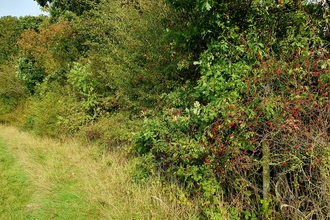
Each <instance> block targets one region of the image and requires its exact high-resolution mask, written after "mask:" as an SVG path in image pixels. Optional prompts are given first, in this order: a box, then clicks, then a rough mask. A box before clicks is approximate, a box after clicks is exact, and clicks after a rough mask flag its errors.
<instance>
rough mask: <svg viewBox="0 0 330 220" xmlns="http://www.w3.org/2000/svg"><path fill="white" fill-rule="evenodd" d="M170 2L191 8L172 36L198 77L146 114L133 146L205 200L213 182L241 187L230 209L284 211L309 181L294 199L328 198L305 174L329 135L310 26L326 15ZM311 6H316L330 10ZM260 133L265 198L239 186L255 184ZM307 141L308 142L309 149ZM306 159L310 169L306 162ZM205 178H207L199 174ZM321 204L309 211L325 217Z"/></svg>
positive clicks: (229, 196)
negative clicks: (187, 92) (187, 90)
mask: <svg viewBox="0 0 330 220" xmlns="http://www.w3.org/2000/svg"><path fill="white" fill-rule="evenodd" d="M171 2H172V3H173V5H174V6H175V7H176V8H177V9H178V10H179V12H181V13H182V14H183V15H190V16H191V17H188V19H187V21H186V25H187V28H186V29H184V30H182V31H181V33H179V34H178V33H176V34H177V35H179V38H178V39H179V40H178V41H177V42H176V43H177V46H181V47H186V48H187V50H190V51H192V52H193V53H200V57H199V60H198V61H196V62H194V64H195V65H198V66H199V69H200V77H199V79H198V80H197V84H196V86H195V89H194V90H193V92H192V93H191V96H190V97H187V98H186V99H185V100H182V101H181V106H180V105H178V103H177V102H176V103H175V104H174V103H173V104H174V105H175V106H176V108H171V107H170V108H168V109H164V110H163V111H162V112H161V113H160V115H159V116H156V117H153V118H150V119H148V120H147V121H146V125H145V129H144V131H143V132H142V133H141V134H140V135H139V136H138V137H137V139H136V150H137V152H139V153H141V154H152V155H154V157H155V164H156V165H157V167H158V169H159V170H160V171H161V172H163V173H164V174H165V176H167V177H168V176H170V175H171V176H173V174H174V176H175V178H177V179H178V180H180V181H182V183H184V184H185V186H186V189H187V191H189V192H190V193H192V194H193V195H196V194H197V195H199V193H202V195H203V197H204V198H206V201H209V200H210V199H212V198H213V197H214V196H216V195H218V193H219V191H220V190H222V191H224V192H225V193H224V195H223V198H224V200H225V201H228V202H229V201H232V200H234V199H236V198H238V197H240V199H239V201H241V203H240V205H241V207H240V209H239V210H236V209H235V211H237V217H238V218H244V216H245V218H247V219H249V218H256V217H258V218H261V217H265V218H267V219H276V218H277V217H278V216H277V215H278V213H277V211H280V212H281V215H282V216H285V215H287V214H286V213H285V212H284V211H283V210H282V209H281V208H280V207H281V206H282V204H297V203H298V201H299V198H300V197H301V196H307V197H308V196H309V193H310V192H311V191H313V192H316V191H317V194H318V196H319V197H318V198H319V199H317V200H315V199H314V198H310V200H309V201H308V202H307V201H305V202H304V203H303V204H302V203H300V205H299V210H300V212H301V213H305V214H306V213H308V207H309V205H308V204H310V203H313V204H315V203H318V204H319V203H322V204H324V205H325V204H327V203H328V201H329V197H328V196H327V193H324V192H322V190H320V188H318V186H317V185H318V184H319V183H317V182H315V181H313V180H311V179H309V178H306V176H305V174H304V173H306V172H307V173H309V174H308V175H310V176H319V172H320V170H321V169H322V168H321V167H322V166H321V165H320V164H319V163H318V165H319V166H318V168H316V167H315V165H314V163H315V158H320V157H322V156H321V155H323V153H322V152H323V151H324V144H325V143H326V142H327V140H328V138H329V134H328V131H327V127H328V124H327V123H321V121H323V122H325V121H328V116H327V115H328V113H327V112H328V110H327V109H328V108H329V107H327V106H328V104H329V103H328V102H329V100H328V97H329V94H328V88H329V84H328V83H329V81H328V80H327V79H328V75H329V71H328V61H327V60H328V52H327V51H326V49H327V48H324V45H327V42H326V41H323V40H322V39H323V36H322V34H320V33H319V31H318V30H320V29H322V27H323V28H324V27H325V23H324V21H323V20H321V19H320V18H319V17H317V16H315V17H314V18H313V16H314V15H315V14H308V13H306V11H309V9H310V8H314V7H316V6H315V5H310V4H302V3H297V4H294V3H291V2H290V3H283V4H280V3H279V4H274V3H271V2H260V1H247V2H244V3H242V2H236V1H225V2H212V1H209V2H187V1H171ZM247 6H249V7H247ZM318 7H319V10H322V11H323V13H324V15H325V14H327V13H328V12H327V9H326V8H324V7H321V6H320V5H319V6H318ZM246 9H248V10H246ZM312 18H313V19H312ZM192 21H197V22H192ZM187 42H189V43H187ZM190 43H191V44H190ZM201 48H203V49H201ZM320 60H321V62H319V61H320ZM323 79H324V80H323ZM178 94H179V93H171V95H170V97H171V99H170V100H169V101H173V100H174V101H175V100H179V99H180V97H179V96H177V97H176V98H175V96H176V95H178ZM192 100H198V102H197V101H192ZM189 101H190V102H191V103H190V104H187V103H189ZM193 103H194V104H193ZM169 106H171V103H169ZM187 106H188V107H187ZM306 132H307V133H306ZM312 137H313V138H312ZM316 137H322V138H324V139H322V141H318V140H317V138H316ZM264 142H268V144H269V147H270V151H271V162H270V166H271V173H272V177H273V179H272V180H271V181H272V182H271V185H272V186H273V189H272V192H273V193H272V195H271V200H270V201H269V202H265V201H264V202H263V203H260V202H259V201H258V199H256V198H258V197H259V196H260V195H259V193H260V192H262V190H260V191H259V190H256V191H254V193H253V196H251V193H247V192H250V190H251V189H259V188H260V186H262V184H263V183H262V181H260V180H261V179H262V178H261V169H262V166H261V165H262V163H261V161H262V156H263V155H262V154H261V146H262V143H264ZM312 148H313V149H315V151H314V153H313V154H310V153H309V152H310V150H311V149H312ZM316 149H317V150H316ZM316 152H317V153H316ZM316 155H318V156H316ZM313 161H314V162H313ZM317 161H319V159H317ZM311 166H312V167H313V170H308V169H309V168H308V167H311ZM314 169H315V170H314ZM307 170H308V171H307ZM290 175H291V177H289V176H290ZM292 176H295V177H292ZM203 180H214V182H211V183H212V184H210V183H208V181H207V182H206V183H205V184H204V183H203ZM298 182H299V183H300V184H302V185H301V187H298V185H297V184H298ZM310 183H313V184H314V186H315V188H313V186H311V185H309V184H310ZM285 184H286V185H285ZM279 185H280V186H281V187H282V188H281V190H284V191H285V193H289V192H290V190H291V192H292V198H294V199H291V200H288V199H286V198H285V197H284V194H283V193H280V192H279V191H278V189H279V188H278V187H279ZM208 186H211V188H209V187H208ZM215 186H216V187H215ZM285 186H286V187H285ZM319 187H321V186H320V185H319ZM312 188H313V189H312ZM320 198H321V199H320ZM270 206H272V207H270ZM292 207H295V205H293V206H292ZM317 207H318V206H317ZM324 207H326V205H325V206H324ZM214 208H215V207H214V206H212V205H211V204H210V205H209V206H205V207H203V212H204V214H205V215H206V216H207V215H209V214H208V213H210V211H209V209H211V210H212V209H214ZM315 208H316V207H315ZM247 211H248V212H247ZM301 213H300V214H299V215H300V216H301ZM327 213H329V212H328V209H327V208H325V209H322V210H318V211H317V212H315V214H314V215H315V216H318V217H319V218H324V217H325V216H328V214H327ZM233 215H236V214H233ZM303 215H304V214H303ZM207 217H210V216H207Z"/></svg>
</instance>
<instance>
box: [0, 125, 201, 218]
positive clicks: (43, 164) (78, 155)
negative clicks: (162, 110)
mask: <svg viewBox="0 0 330 220" xmlns="http://www.w3.org/2000/svg"><path fill="white" fill-rule="evenodd" d="M0 139H1V140H2V141H1V142H0V154H1V156H0V158H1V162H0V168H1V174H0V175H1V176H0V177H1V179H0V187H1V188H2V189H3V190H1V191H0V195H1V200H0V202H1V203H0V210H1V213H0V219H4V220H6V219H15V220H16V219H195V218H196V215H195V214H196V211H195V210H194V209H193V207H192V206H190V208H187V207H184V206H181V205H179V202H178V201H176V200H175V199H174V200H172V201H169V200H168V199H167V198H166V197H165V196H164V194H163V193H162V190H163V189H164V186H162V185H161V184H160V181H159V180H158V179H152V180H150V181H149V182H147V183H146V184H143V185H138V184H135V183H134V182H133V181H131V175H130V171H131V170H132V169H133V167H134V165H135V164H134V161H133V160H129V159H126V158H125V157H124V156H123V155H122V153H121V152H111V153H110V154H103V153H100V150H99V149H98V148H97V147H94V146H82V145H81V144H79V143H77V142H75V141H74V140H67V141H65V142H59V141H54V140H52V139H44V138H43V139H41V138H37V137H34V136H32V135H30V134H28V133H24V132H20V131H18V130H17V129H15V128H13V127H8V126H0Z"/></svg>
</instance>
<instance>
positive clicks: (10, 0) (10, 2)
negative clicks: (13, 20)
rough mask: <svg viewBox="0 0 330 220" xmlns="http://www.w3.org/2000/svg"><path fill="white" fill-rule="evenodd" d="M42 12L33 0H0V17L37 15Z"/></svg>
mask: <svg viewBox="0 0 330 220" xmlns="http://www.w3.org/2000/svg"><path fill="white" fill-rule="evenodd" d="M42 13H43V12H42V11H41V10H40V7H39V5H38V3H37V2H35V1H33V0H0V17H2V16H8V15H10V16H16V17H20V16H26V15H32V16H38V15H40V14H42Z"/></svg>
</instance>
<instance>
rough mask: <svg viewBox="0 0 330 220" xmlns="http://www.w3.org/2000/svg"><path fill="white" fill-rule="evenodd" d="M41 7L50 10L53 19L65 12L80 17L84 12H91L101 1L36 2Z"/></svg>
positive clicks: (61, 0) (38, 0) (60, 0)
mask: <svg viewBox="0 0 330 220" xmlns="http://www.w3.org/2000/svg"><path fill="white" fill-rule="evenodd" d="M35 1H36V2H37V3H38V4H39V5H40V6H41V7H46V8H49V9H50V14H51V15H52V16H53V17H58V16H59V15H61V14H62V13H63V12H65V11H72V12H74V13H75V14H76V15H78V16H80V15H82V14H83V13H84V11H89V10H90V9H92V8H93V5H94V4H97V3H99V2H100V1H99V0H65V1H63V0H35Z"/></svg>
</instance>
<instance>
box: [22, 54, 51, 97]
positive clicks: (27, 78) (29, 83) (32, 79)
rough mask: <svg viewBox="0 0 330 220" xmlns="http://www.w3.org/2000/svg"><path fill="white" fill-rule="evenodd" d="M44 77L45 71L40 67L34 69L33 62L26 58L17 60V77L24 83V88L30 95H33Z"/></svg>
mask: <svg viewBox="0 0 330 220" xmlns="http://www.w3.org/2000/svg"><path fill="white" fill-rule="evenodd" d="M45 76H46V73H45V71H44V70H43V69H42V68H40V67H36V66H35V65H34V64H33V61H31V60H29V59H27V58H20V59H19V63H18V72H17V77H18V78H19V79H21V80H22V81H23V82H24V88H25V89H26V90H27V91H28V92H29V93H30V94H32V95H33V94H34V93H35V92H36V90H37V88H38V86H39V85H40V84H41V83H42V82H43V80H44V78H45Z"/></svg>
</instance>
